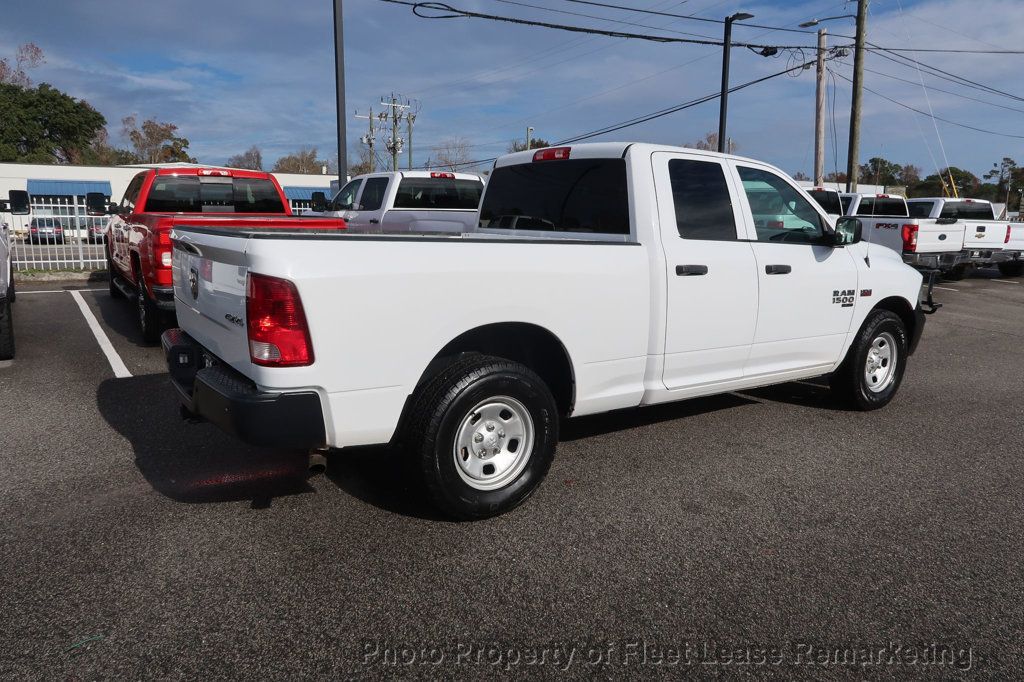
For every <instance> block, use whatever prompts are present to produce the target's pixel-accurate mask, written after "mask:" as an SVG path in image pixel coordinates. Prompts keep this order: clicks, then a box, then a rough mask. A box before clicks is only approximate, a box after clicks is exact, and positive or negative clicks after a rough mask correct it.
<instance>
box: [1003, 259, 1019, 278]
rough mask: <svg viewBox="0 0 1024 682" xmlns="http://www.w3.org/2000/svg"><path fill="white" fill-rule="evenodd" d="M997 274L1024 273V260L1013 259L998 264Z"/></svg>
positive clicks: (1012, 275) (1007, 275) (1011, 274)
mask: <svg viewBox="0 0 1024 682" xmlns="http://www.w3.org/2000/svg"><path fill="white" fill-rule="evenodd" d="M999 274H1001V275H1002V276H1003V277H1020V276H1021V275H1024V260H1015V261H1010V262H1008V263H1000V264H999Z"/></svg>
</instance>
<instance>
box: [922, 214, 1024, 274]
mask: <svg viewBox="0 0 1024 682" xmlns="http://www.w3.org/2000/svg"><path fill="white" fill-rule="evenodd" d="M907 207H908V208H909V210H910V216H911V218H918V219H929V220H937V221H939V222H940V223H943V224H948V223H950V222H952V221H955V222H953V223H952V225H953V226H955V227H958V228H959V229H960V230H961V231H962V233H963V243H962V245H961V249H962V250H961V257H960V262H959V263H957V265H956V266H955V267H954V268H952V269H950V270H949V272H947V273H946V276H947V277H949V278H951V279H959V278H961V277H963V276H965V274H966V272H967V269H968V268H970V267H986V266H992V265H996V266H998V267H999V269H1000V271H1001V272H1002V273H1003V274H1005V275H1009V276H1013V275H1020V274H1021V271H1022V266H1021V260H1020V259H1021V252H1020V249H1019V248H1016V249H1015V248H1014V246H1016V244H1011V243H1010V242H1011V240H1012V238H1013V233H1014V228H1013V226H1012V223H1010V222H1009V221H1008V220H997V219H996V216H995V211H994V210H993V208H992V203H991V202H989V201H985V200H984V199H951V198H944V197H930V198H922V199H910V200H908V201H907Z"/></svg>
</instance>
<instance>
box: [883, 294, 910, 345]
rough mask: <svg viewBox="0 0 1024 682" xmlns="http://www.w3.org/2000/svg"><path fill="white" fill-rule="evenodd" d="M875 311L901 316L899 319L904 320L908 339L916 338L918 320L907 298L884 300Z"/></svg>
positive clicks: (897, 297)
mask: <svg viewBox="0 0 1024 682" xmlns="http://www.w3.org/2000/svg"><path fill="white" fill-rule="evenodd" d="M874 309H875V310H888V311H890V312H893V313H896V314H897V315H899V318H900V319H901V320H903V326H905V327H906V328H907V337H908V338H911V339H912V338H914V327H916V326H917V319H916V318H915V317H914V308H913V307H911V305H910V304H909V303H908V302H907V300H906V299H905V298H900V297H899V296H890V297H889V298H884V299H882V300H881V301H879V302H878V304H877V305H875V308H874Z"/></svg>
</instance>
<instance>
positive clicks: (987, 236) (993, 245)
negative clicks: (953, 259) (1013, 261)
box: [960, 220, 1006, 252]
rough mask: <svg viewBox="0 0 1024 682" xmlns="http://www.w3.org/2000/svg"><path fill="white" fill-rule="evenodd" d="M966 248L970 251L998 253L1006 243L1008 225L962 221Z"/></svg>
mask: <svg viewBox="0 0 1024 682" xmlns="http://www.w3.org/2000/svg"><path fill="white" fill-rule="evenodd" d="M960 222H961V223H963V226H964V248H965V249H968V250H969V251H972V252H973V251H976V250H978V251H982V250H983V251H998V250H1001V249H1002V248H1003V244H1004V242H1005V241H1006V223H1002V222H995V221H991V220H961V221H960Z"/></svg>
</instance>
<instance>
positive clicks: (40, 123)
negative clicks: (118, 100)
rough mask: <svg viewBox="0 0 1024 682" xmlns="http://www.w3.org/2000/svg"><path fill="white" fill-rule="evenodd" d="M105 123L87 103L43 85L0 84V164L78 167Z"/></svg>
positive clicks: (100, 115)
mask: <svg viewBox="0 0 1024 682" xmlns="http://www.w3.org/2000/svg"><path fill="white" fill-rule="evenodd" d="M106 122H107V121H106V119H105V118H103V115H102V114H101V113H99V112H98V111H96V110H95V109H93V108H92V106H91V105H90V104H89V103H88V102H86V101H84V100H80V99H75V98H74V97H71V96H70V95H67V94H65V93H63V92H61V91H60V90H57V89H56V88H54V87H52V86H50V85H49V84H47V83H42V84H40V85H39V87H36V88H25V87H21V86H18V85H10V84H6V83H0V161H7V162H20V163H78V162H80V161H81V159H82V157H83V155H84V153H85V150H86V149H87V148H88V147H89V146H90V144H91V143H92V141H93V140H94V139H95V138H96V135H97V134H98V133H99V131H101V130H103V128H104V126H105V125H106Z"/></svg>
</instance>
